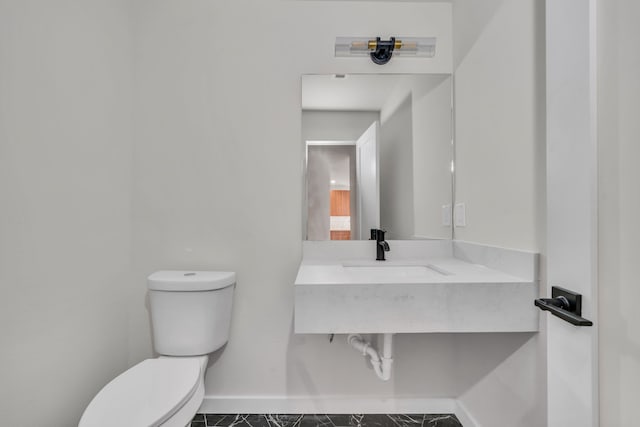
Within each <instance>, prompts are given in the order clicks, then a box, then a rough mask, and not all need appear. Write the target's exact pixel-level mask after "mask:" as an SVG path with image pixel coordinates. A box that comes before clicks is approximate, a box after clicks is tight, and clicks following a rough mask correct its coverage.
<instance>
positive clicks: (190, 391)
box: [79, 357, 206, 427]
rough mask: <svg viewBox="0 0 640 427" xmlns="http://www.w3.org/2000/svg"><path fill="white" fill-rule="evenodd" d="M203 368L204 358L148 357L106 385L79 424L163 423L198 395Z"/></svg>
mask: <svg viewBox="0 0 640 427" xmlns="http://www.w3.org/2000/svg"><path fill="white" fill-rule="evenodd" d="M205 366H206V363H205ZM202 369H204V366H202V358H201V357H163V358H158V359H147V360H145V361H143V362H141V363H139V364H137V365H136V366H134V367H132V368H131V369H129V370H127V371H125V372H123V373H122V374H120V375H119V376H118V377H116V378H115V379H113V380H112V381H111V382H110V383H109V384H107V385H106V386H104V388H103V389H102V390H101V391H100V392H99V393H98V394H97V395H96V396H95V397H94V398H93V400H92V401H91V403H90V404H89V406H88V407H87V409H86V410H85V412H84V414H83V415H82V418H81V420H80V424H79V427H98V426H101V427H102V426H122V427H124V426H132V427H133V426H135V427H141V426H158V425H161V424H162V423H163V422H165V421H167V420H168V419H169V418H171V416H172V415H173V414H175V413H176V412H178V411H179V410H180V409H181V408H182V406H183V405H185V403H186V402H188V401H189V399H191V397H192V396H193V395H194V393H195V392H196V390H197V389H198V386H199V385H200V382H201V381H200V378H201V375H203V373H202V372H201V370H202ZM199 404H200V402H198V406H199Z"/></svg>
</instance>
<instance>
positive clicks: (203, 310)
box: [147, 271, 236, 356]
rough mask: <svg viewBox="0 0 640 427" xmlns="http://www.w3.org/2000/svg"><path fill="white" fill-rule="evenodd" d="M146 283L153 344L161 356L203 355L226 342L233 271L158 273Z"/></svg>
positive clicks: (233, 278)
mask: <svg viewBox="0 0 640 427" xmlns="http://www.w3.org/2000/svg"><path fill="white" fill-rule="evenodd" d="M147 283H148V285H149V305H150V308H151V324H152V327H151V329H152V331H153V344H154V348H155V350H156V351H157V352H158V353H159V354H162V355H166V356H197V355H203V354H208V353H211V352H213V351H215V350H217V349H219V348H220V347H222V346H223V345H224V344H225V343H226V342H227V340H228V339H229V326H230V323H231V306H232V303H233V290H234V288H235V283H236V274H235V273H234V272H229V271H158V272H156V273H153V274H152V275H151V276H149V277H148V279H147Z"/></svg>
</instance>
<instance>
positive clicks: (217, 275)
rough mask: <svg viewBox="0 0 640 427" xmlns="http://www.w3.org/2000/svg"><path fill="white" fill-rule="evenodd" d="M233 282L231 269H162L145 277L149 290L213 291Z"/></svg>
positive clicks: (233, 276) (233, 277)
mask: <svg viewBox="0 0 640 427" xmlns="http://www.w3.org/2000/svg"><path fill="white" fill-rule="evenodd" d="M235 282H236V273H234V272H233V271H194V270H184V271H180V270H163V271H156V272H155V273H153V274H152V275H150V276H149V277H148V278H147V283H148V285H149V289H150V290H152V291H169V292H171V291H173V292H190V291H213V290H216V289H222V288H226V287H227V286H231V285H233V284H234V283H235Z"/></svg>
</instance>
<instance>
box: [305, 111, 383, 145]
mask: <svg viewBox="0 0 640 427" xmlns="http://www.w3.org/2000/svg"><path fill="white" fill-rule="evenodd" d="M376 120H380V113H378V112H377V111H304V112H303V113H302V144H304V142H305V141H314V140H316V141H356V140H357V139H358V138H360V136H361V135H362V134H363V132H364V131H365V130H367V128H368V127H369V126H371V123H373V122H375V121H376ZM303 147H304V145H303Z"/></svg>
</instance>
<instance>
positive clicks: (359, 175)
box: [356, 120, 380, 239]
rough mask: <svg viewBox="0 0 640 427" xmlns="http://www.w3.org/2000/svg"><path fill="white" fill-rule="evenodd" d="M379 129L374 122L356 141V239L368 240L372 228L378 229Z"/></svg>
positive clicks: (376, 122)
mask: <svg viewBox="0 0 640 427" xmlns="http://www.w3.org/2000/svg"><path fill="white" fill-rule="evenodd" d="M379 128H380V124H379V123H378V121H377V120H376V121H375V122H373V123H372V124H371V126H369V128H368V129H367V130H366V131H364V133H363V134H362V135H361V136H360V138H358V140H357V141H356V183H357V186H358V232H359V235H358V236H356V238H357V239H368V238H369V236H370V230H371V229H372V228H380V172H379V171H380V158H379V157H380V156H379V153H380V144H379V141H378V138H379V135H380V131H379Z"/></svg>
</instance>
